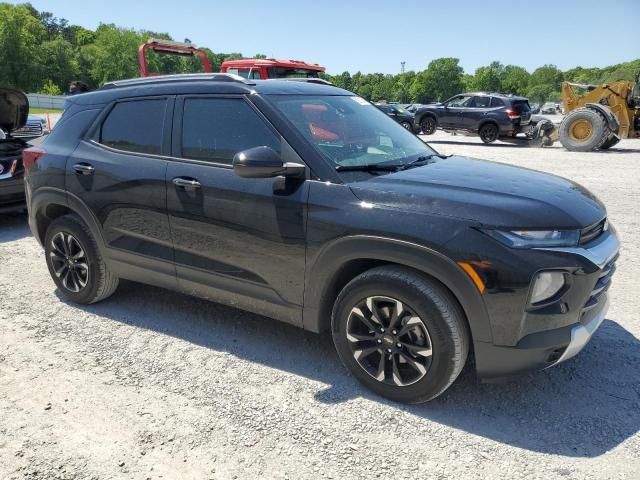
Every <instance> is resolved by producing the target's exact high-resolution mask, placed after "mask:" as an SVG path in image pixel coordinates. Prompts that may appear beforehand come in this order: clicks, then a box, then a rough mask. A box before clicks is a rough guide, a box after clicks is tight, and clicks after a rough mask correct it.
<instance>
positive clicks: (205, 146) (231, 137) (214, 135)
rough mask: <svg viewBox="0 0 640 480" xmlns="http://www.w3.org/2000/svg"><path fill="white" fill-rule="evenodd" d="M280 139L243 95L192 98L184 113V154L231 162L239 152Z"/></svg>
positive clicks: (276, 144) (277, 143) (277, 142)
mask: <svg viewBox="0 0 640 480" xmlns="http://www.w3.org/2000/svg"><path fill="white" fill-rule="evenodd" d="M264 145H266V146H268V147H271V148H273V149H274V150H275V151H276V152H279V151H280V139H279V138H278V136H277V135H276V134H275V133H273V131H271V129H270V128H269V127H268V126H267V125H266V124H265V122H264V121H263V120H262V119H261V118H260V117H259V116H258V114H257V113H256V112H255V111H254V110H253V109H252V108H251V106H249V105H248V104H247V102H245V101H244V100H242V99H240V98H188V99H186V100H185V101H184V111H183V115H182V145H181V156H182V157H184V158H191V159H194V160H205V161H209V162H215V163H225V164H228V165H230V164H231V162H232V161H233V157H234V155H235V154H236V153H238V152H240V151H242V150H246V149H248V148H252V147H261V146H264Z"/></svg>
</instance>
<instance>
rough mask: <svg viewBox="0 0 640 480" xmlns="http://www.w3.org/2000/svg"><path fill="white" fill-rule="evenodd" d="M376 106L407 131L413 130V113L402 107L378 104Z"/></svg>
mask: <svg viewBox="0 0 640 480" xmlns="http://www.w3.org/2000/svg"><path fill="white" fill-rule="evenodd" d="M375 106H376V107H377V108H378V110H381V111H383V112H384V113H386V114H387V115H389V116H390V117H391V118H393V119H394V120H395V121H396V122H398V123H399V124H400V125H402V126H403V127H404V128H406V129H407V130H412V129H413V113H411V112H409V111H407V110H405V109H404V108H402V107H401V106H400V105H395V104H389V103H376V104H375Z"/></svg>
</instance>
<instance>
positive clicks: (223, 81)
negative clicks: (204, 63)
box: [67, 73, 354, 105]
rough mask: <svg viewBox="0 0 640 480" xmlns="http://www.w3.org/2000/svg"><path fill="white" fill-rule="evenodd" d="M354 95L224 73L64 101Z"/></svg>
mask: <svg viewBox="0 0 640 480" xmlns="http://www.w3.org/2000/svg"><path fill="white" fill-rule="evenodd" d="M216 93H218V94H239V95H243V94H244V95H248V94H264V95H311V96H316V95H354V94H353V93H351V92H349V91H347V90H343V89H342V88H338V87H334V86H333V85H331V84H330V83H328V82H325V81H323V80H320V79H293V78H292V79H270V80H247V79H245V78H243V77H240V76H238V75H232V74H228V73H198V74H183V75H159V76H154V77H145V78H132V79H128V80H117V81H114V82H109V83H106V84H105V85H104V86H103V87H102V88H99V89H98V90H95V91H93V92H90V93H83V94H79V95H74V96H71V97H68V98H67V101H68V102H70V103H74V104H80V105H92V104H102V103H108V102H111V101H113V100H117V99H120V98H130V97H144V96H153V95H188V94H216Z"/></svg>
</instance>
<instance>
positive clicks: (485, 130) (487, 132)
mask: <svg viewBox="0 0 640 480" xmlns="http://www.w3.org/2000/svg"><path fill="white" fill-rule="evenodd" d="M478 135H480V140H482V141H483V142H484V143H487V144H489V143H493V142H495V141H496V140H497V139H498V127H497V125H496V124H495V123H485V124H484V125H482V126H481V127H480V130H478Z"/></svg>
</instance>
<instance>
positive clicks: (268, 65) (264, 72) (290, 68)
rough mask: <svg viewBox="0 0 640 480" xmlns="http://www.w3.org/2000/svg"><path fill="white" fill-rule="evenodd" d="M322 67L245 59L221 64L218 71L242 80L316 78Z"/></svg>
mask: <svg viewBox="0 0 640 480" xmlns="http://www.w3.org/2000/svg"><path fill="white" fill-rule="evenodd" d="M324 70H325V69H324V67H323V66H321V65H318V64H317V63H307V62H303V61H302V60H276V59H275V58H245V59H242V60H229V61H227V62H223V64H222V67H221V69H220V71H221V72H222V73H233V74H236V75H240V76H241V77H244V78H250V79H263V80H264V79H266V78H318V77H319V74H320V72H324Z"/></svg>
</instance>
